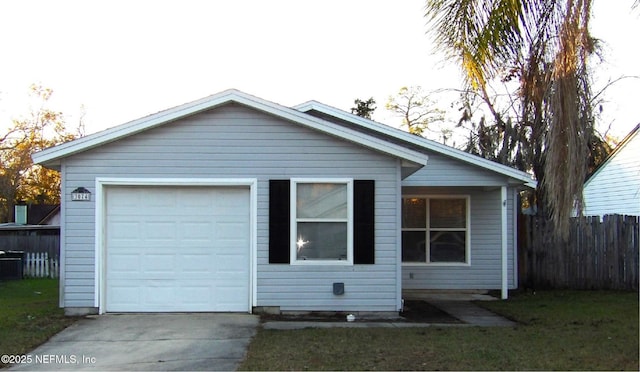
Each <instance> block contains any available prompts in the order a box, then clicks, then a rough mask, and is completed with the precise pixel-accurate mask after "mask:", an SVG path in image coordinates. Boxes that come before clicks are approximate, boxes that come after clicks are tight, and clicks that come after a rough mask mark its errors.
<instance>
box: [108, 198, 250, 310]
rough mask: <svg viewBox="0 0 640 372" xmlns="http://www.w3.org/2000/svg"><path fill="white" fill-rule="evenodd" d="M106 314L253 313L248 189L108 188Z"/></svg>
mask: <svg viewBox="0 0 640 372" xmlns="http://www.w3.org/2000/svg"><path fill="white" fill-rule="evenodd" d="M105 198H106V199H105V203H104V205H105V211H104V221H105V222H104V229H105V231H104V232H103V234H104V235H103V236H104V247H105V248H104V249H105V253H104V259H105V268H104V270H105V286H104V288H105V297H104V301H105V309H106V311H107V312H185V311H239V312H247V311H250V296H249V291H250V192H249V188H248V187H226V186H225V187H222V186H206V187H205V186H107V187H105Z"/></svg>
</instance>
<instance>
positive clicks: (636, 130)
mask: <svg viewBox="0 0 640 372" xmlns="http://www.w3.org/2000/svg"><path fill="white" fill-rule="evenodd" d="M639 133H640V123H638V125H636V127H635V128H633V129H632V130H631V132H629V134H627V135H626V137H624V138H623V139H622V141H620V143H618V146H616V148H615V149H613V151H611V153H610V154H609V155H608V156H607V158H606V159H605V160H604V161H603V162H602V163H600V164H599V165H598V166H597V167H596V169H594V170H593V172H592V173H591V174H590V175H589V177H587V180H586V181H585V182H584V187H586V186H587V185H588V184H589V182H591V180H592V179H594V178H595V176H596V174H598V173H600V171H601V170H602V169H604V168H605V167H606V166H607V164H609V163H610V162H611V160H612V159H613V158H614V157H615V156H616V155H617V154H618V153H619V152H620V151H621V150H622V149H623V148H625V147H626V146H627V144H629V143H630V142H631V140H632V139H633V137H635V136H636V135H638V134H639Z"/></svg>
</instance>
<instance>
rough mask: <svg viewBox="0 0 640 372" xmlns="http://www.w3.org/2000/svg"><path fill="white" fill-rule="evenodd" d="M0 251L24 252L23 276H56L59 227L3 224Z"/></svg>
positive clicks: (58, 253)
mask: <svg viewBox="0 0 640 372" xmlns="http://www.w3.org/2000/svg"><path fill="white" fill-rule="evenodd" d="M0 251H22V252H25V256H24V261H23V263H22V264H23V270H22V273H23V276H24V277H35V278H57V277H58V276H59V273H60V265H59V262H60V261H59V257H60V227H58V226H40V225H36V226H33V225H23V226H20V225H18V226H5V227H2V228H0Z"/></svg>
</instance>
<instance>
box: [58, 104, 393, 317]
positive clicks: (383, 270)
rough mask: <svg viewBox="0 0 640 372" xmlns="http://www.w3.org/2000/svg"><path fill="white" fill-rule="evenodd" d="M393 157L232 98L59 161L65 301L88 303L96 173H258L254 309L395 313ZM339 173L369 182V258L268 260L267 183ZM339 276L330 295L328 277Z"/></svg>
mask: <svg viewBox="0 0 640 372" xmlns="http://www.w3.org/2000/svg"><path fill="white" fill-rule="evenodd" d="M399 167H400V162H399V160H398V159H395V158H393V157H390V156H387V155H382V154H380V153H377V152H374V151H372V150H369V149H366V148H364V147H362V146H359V145H356V144H353V143H349V142H346V141H344V140H340V139H337V138H334V137H331V136H329V135H327V134H324V133H320V132H317V131H314V130H311V129H308V128H304V127H302V126H300V125H299V124H295V123H291V122H287V121H284V120H282V119H279V118H276V117H274V116H271V115H267V114H265V113H262V112H260V111H257V110H253V109H249V108H247V107H245V106H241V105H238V104H228V105H226V106H222V107H218V108H215V109H213V110H210V111H207V112H203V113H199V114H197V115H194V116H191V117H188V118H184V119H181V120H179V121H176V122H173V123H168V124H165V125H163V126H160V127H157V128H154V129H149V130H147V131H144V132H141V133H138V134H135V135H133V136H130V137H127V138H123V139H121V140H119V141H116V142H113V143H110V144H106V145H103V146H100V147H97V148H94V149H92V150H89V151H86V152H83V153H79V154H76V155H73V156H70V157H68V158H66V159H64V160H63V164H62V170H63V178H64V183H63V185H64V189H63V190H62V191H63V196H64V199H65V200H64V201H63V204H62V208H63V213H64V215H65V218H64V224H65V226H64V228H63V231H64V235H65V236H64V238H63V239H64V240H63V241H64V243H65V244H64V247H63V249H64V255H65V258H64V268H63V270H64V273H65V276H66V277H65V279H64V288H63V291H64V293H63V295H64V306H65V307H92V306H94V295H95V293H96V290H95V288H94V285H95V276H94V273H95V264H94V263H95V247H94V244H95V242H94V239H95V228H96V226H95V200H92V201H91V202H70V194H71V191H72V190H73V189H75V188H76V187H80V186H83V187H86V188H87V189H89V190H90V191H91V192H92V193H94V195H95V179H96V177H130V178H144V177H148V178H154V177H155V178H198V177H203V178H257V179H258V190H257V194H258V195H257V208H258V216H257V249H258V252H257V266H258V269H257V271H258V273H257V301H256V304H255V305H256V306H280V307H281V309H282V310H326V311H395V310H397V309H398V307H399V302H400V300H399V299H398V295H397V285H396V283H397V280H398V278H397V253H396V252H397V251H396V247H397V244H396V241H397V239H398V234H399V231H400V228H399V226H398V225H397V221H398V219H399V217H398V213H399V211H398V209H397V200H398V199H397V198H398V195H399V193H400V190H399V189H398V188H399V183H398V177H399V172H400V171H399ZM293 177H324V178H326V177H348V178H354V179H371V180H375V182H376V184H375V185H376V194H375V198H376V209H375V213H376V233H375V239H376V248H375V249H376V251H375V259H376V264H375V265H354V266H292V265H283V264H269V263H268V241H269V237H268V234H269V230H268V215H269V209H268V208H269V201H268V198H269V191H268V188H269V182H268V181H269V180H270V179H289V178H293ZM334 282H344V283H345V294H344V295H342V296H334V295H333V294H332V283H334Z"/></svg>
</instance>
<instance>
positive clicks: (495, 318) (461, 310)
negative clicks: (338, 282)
mask: <svg viewBox="0 0 640 372" xmlns="http://www.w3.org/2000/svg"><path fill="white" fill-rule="evenodd" d="M428 302H429V303H430V304H431V305H433V306H435V307H437V308H439V309H440V310H442V311H444V312H446V313H448V314H449V315H451V316H453V317H455V318H457V319H459V320H461V321H462V322H464V323H428V322H425V323H415V322H405V321H399V320H388V321H375V322H373V321H366V320H363V321H358V320H356V321H355V322H347V321H346V319H345V321H344V322H311V321H268V322H265V323H263V325H262V327H263V328H264V329H279V330H289V329H303V328H336V327H340V328H369V327H379V328H411V327H514V326H516V325H517V323H515V322H513V321H511V320H509V319H506V318H504V317H502V316H500V315H498V314H495V313H493V312H491V311H489V310H486V309H484V308H482V307H480V306H478V305H476V304H474V303H473V302H470V301H463V300H450V299H446V298H445V299H437V300H436V299H432V300H429V301H428Z"/></svg>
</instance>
